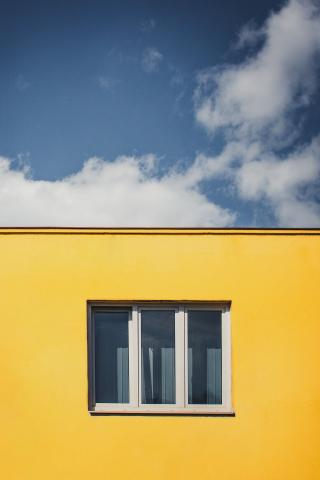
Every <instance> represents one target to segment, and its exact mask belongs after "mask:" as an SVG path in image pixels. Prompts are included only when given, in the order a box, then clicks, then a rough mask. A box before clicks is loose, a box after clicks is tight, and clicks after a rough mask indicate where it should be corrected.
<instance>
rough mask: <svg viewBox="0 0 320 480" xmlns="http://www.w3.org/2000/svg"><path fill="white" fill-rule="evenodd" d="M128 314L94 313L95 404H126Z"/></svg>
mask: <svg viewBox="0 0 320 480" xmlns="http://www.w3.org/2000/svg"><path fill="white" fill-rule="evenodd" d="M128 320H129V312H128V311H121V312H120V311H95V312H94V326H95V352H94V354H95V396H96V402H97V403H128V402H129V355H128V352H129V348H128V347H129V345H128V341H129V336H128Z"/></svg>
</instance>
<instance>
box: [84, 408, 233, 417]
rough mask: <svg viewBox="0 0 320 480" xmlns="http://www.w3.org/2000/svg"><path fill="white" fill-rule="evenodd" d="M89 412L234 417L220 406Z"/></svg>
mask: <svg viewBox="0 0 320 480" xmlns="http://www.w3.org/2000/svg"><path fill="white" fill-rule="evenodd" d="M89 414H90V415H92V416H96V415H156V416H158V415H162V416H175V415H177V416H201V415H202V416H204V417H207V416H215V417H235V415H236V414H235V411H234V410H230V409H226V408H220V409H209V408H208V409H207V408H173V409H168V410H164V409H160V408H159V409H157V408H152V409H151V408H127V409H107V408H101V407H100V408H96V409H95V410H89Z"/></svg>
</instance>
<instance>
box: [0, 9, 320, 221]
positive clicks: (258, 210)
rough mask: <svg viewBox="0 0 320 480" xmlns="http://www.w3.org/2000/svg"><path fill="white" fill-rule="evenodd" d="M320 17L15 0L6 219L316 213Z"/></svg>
mask: <svg viewBox="0 0 320 480" xmlns="http://www.w3.org/2000/svg"><path fill="white" fill-rule="evenodd" d="M319 20H320V10H319V3H317V2H312V1H311V0H310V1H309V0H291V1H289V2H274V1H273V2H271V1H259V2H256V1H243V0H238V1H231V0H225V1H223V2H204V1H197V2H195V1H189V2H187V1H183V2H182V1H181V2H178V1H175V2H174V1H171V2H166V1H161V2H143V1H141V2H135V1H130V2H129V1H128V2H121V1H117V2H111V1H96V0H91V1H81V0H78V1H68V2H62V1H54V2H53V1H52V2H51V1H48V2H43V1H42V2H38V1H30V2H22V1H14V0H11V1H10V2H9V1H3V2H2V12H1V20H0V21H1V28H0V35H1V41H0V57H1V64H2V69H1V70H2V74H1V76H0V106H1V108H0V156H1V160H0V199H1V208H0V224H1V225H79V226H80V225H88V226H89V225H96V226H100V225H101V226H127V225H130V226H319V224H320V214H319V200H320V194H319V173H320V140H319V138H318V136H317V135H318V134H319V120H320V109H319V105H320V95H319V85H318V83H319V82H318V78H319V69H318V65H319V52H320V31H319V28H320V27H319V26H320V22H319Z"/></svg>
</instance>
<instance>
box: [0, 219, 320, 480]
mask: <svg viewBox="0 0 320 480" xmlns="http://www.w3.org/2000/svg"><path fill="white" fill-rule="evenodd" d="M0 258H1V275H0V282H1V296H0V304H1V312H2V324H1V325H2V328H1V336H0V342H1V347H0V364H1V387H0V388H1V396H0V398H1V436H0V446H1V447H0V450H1V458H2V460H1V477H2V478H3V479H6V480H38V479H41V480H42V479H46V480H51V479H52V480H53V479H54V480H56V479H59V480H65V479H68V480H73V479H77V480H81V479H87V478H106V479H112V480H113V479H119V480H122V479H141V480H142V479H152V480H157V479H189V478H190V479H198V478H199V479H204V480H206V479H219V480H235V479H237V480H239V479H245V480H257V479H259V480H263V479H266V480H275V479H288V480H289V479H290V480H295V479H299V480H301V479H302V478H303V479H304V480H316V479H319V478H320V456H319V446H320V445H319V444H320V442H319V426H320V418H319V417H320V375H319V366H320V362H319V360H320V353H319V352H320V348H319V341H320V340H319V339H320V322H319V310H320V291H319V279H320V230H316V229H313V230H293V229H287V230H258V229H230V230H225V229H77V228H76V229H71V228H69V229H55V228H53V229H49V228H36V229H31V228H21V229H14V228H2V229H0Z"/></svg>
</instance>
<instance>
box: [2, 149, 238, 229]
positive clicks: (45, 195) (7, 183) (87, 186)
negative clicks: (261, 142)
mask: <svg viewBox="0 0 320 480" xmlns="http://www.w3.org/2000/svg"><path fill="white" fill-rule="evenodd" d="M175 178H176V175H175V174H174V173H171V174H170V173H169V174H167V175H166V176H163V177H159V176H158V171H157V164H156V157H155V156H154V155H145V156H142V157H140V158H137V157H126V156H122V157H119V158H117V159H116V160H115V161H113V162H106V161H103V160H102V159H100V158H91V159H89V160H88V161H87V162H85V164H84V165H83V168H82V169H81V170H80V171H79V172H77V173H75V174H74V175H71V176H69V177H66V178H64V179H62V180H60V181H55V182H53V181H39V180H33V179H32V178H29V176H28V170H27V169H22V170H14V169H13V168H12V162H10V160H9V159H7V158H3V157H2V158H0V203H1V205H2V208H1V210H0V224H1V225H7V226H17V225H21V226H110V227H112V226H136V227H138V226H164V225H165V226H178V227H179V226H181V227H182V226H186V227H188V226H214V225H221V226H228V225H231V224H232V223H233V222H234V220H235V215H234V214H233V213H231V212H229V210H227V209H224V208H222V207H220V206H218V205H215V204H213V203H211V202H209V201H208V199H207V198H206V197H205V196H204V195H202V194H201V193H200V191H199V190H198V188H197V187H198V185H197V182H193V183H191V184H188V183H187V182H186V183H184V182H183V181H181V179H180V181H179V182H176V181H175Z"/></svg>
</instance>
